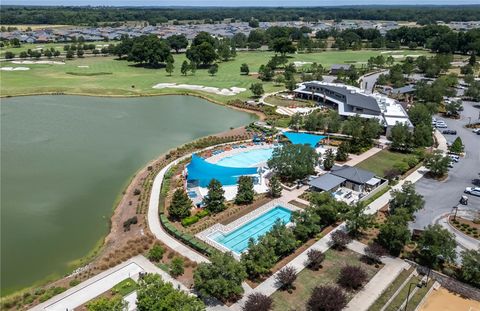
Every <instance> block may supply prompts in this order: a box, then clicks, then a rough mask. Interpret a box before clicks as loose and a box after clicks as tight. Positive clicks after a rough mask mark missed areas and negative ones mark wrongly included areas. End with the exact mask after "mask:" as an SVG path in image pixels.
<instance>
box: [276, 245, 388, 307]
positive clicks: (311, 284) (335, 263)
mask: <svg viewBox="0 0 480 311" xmlns="http://www.w3.org/2000/svg"><path fill="white" fill-rule="evenodd" d="M325 256H326V258H325V261H324V263H323V267H322V268H321V269H320V270H318V271H312V270H310V269H304V270H302V271H301V272H300V273H299V274H298V277H297V280H296V281H295V283H294V285H295V287H296V288H295V290H294V291H293V293H291V294H289V293H288V292H286V291H276V292H275V293H274V294H273V295H272V298H273V301H274V310H276V311H289V310H297V311H300V310H306V303H307V301H308V299H309V298H310V295H311V293H312V290H313V289H314V288H315V287H316V286H319V285H325V284H329V285H336V281H337V278H338V276H339V273H340V269H341V268H342V267H343V266H345V265H347V264H349V265H359V266H361V267H362V268H364V269H365V271H366V272H367V274H368V279H371V278H372V277H373V276H374V275H375V274H376V273H377V272H378V270H379V269H380V268H375V266H374V265H368V264H366V263H364V262H362V261H360V258H361V255H359V254H357V253H355V252H353V251H351V250H344V251H341V252H339V251H336V250H332V249H330V250H328V251H326V252H325ZM345 293H346V294H347V297H348V300H350V299H352V298H353V296H355V294H356V292H354V291H345Z"/></svg>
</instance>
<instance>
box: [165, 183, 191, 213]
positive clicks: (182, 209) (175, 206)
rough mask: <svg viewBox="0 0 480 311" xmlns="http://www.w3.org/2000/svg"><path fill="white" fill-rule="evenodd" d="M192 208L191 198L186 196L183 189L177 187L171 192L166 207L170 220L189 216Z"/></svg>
mask: <svg viewBox="0 0 480 311" xmlns="http://www.w3.org/2000/svg"><path fill="white" fill-rule="evenodd" d="M191 209H192V200H190V198H189V197H188V195H187V193H186V192H185V190H183V189H182V188H178V189H177V190H175V192H174V193H173V197H172V202H171V204H170V206H169V207H168V216H170V218H171V219H172V220H175V221H179V220H182V219H183V218H185V217H188V216H190V212H191Z"/></svg>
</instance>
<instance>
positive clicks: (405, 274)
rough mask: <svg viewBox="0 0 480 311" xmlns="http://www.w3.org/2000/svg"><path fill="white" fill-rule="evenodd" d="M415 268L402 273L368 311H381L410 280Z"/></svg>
mask: <svg viewBox="0 0 480 311" xmlns="http://www.w3.org/2000/svg"><path fill="white" fill-rule="evenodd" d="M412 271H413V268H410V269H408V270H404V271H402V272H401V273H400V275H399V276H397V278H396V279H395V281H393V282H392V284H390V286H388V288H387V289H386V290H385V291H384V292H383V294H382V295H381V296H380V297H378V299H377V300H376V301H375V303H374V304H373V305H372V306H371V307H370V308H369V309H368V311H379V310H381V309H382V308H383V306H384V305H385V303H387V301H388V300H389V299H390V298H391V297H392V296H393V294H395V292H396V291H397V290H398V288H400V286H402V284H403V282H405V280H406V279H407V278H408V276H409V275H410V274H412Z"/></svg>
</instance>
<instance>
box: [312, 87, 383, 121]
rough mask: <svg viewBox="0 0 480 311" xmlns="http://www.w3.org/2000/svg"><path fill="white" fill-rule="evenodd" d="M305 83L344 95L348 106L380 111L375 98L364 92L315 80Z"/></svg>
mask: <svg viewBox="0 0 480 311" xmlns="http://www.w3.org/2000/svg"><path fill="white" fill-rule="evenodd" d="M305 85H306V86H317V87H323V88H324V89H328V90H331V91H334V92H336V93H338V94H341V95H344V96H345V98H346V101H345V103H346V104H347V105H349V106H354V107H359V108H363V109H368V110H372V111H376V112H378V113H380V112H381V110H380V107H379V106H378V103H377V100H376V99H375V98H373V97H371V96H368V95H366V94H362V93H358V92H356V91H353V90H349V89H347V88H346V87H342V86H336V85H325V84H318V83H315V82H309V83H305ZM346 110H347V111H348V110H349V109H346Z"/></svg>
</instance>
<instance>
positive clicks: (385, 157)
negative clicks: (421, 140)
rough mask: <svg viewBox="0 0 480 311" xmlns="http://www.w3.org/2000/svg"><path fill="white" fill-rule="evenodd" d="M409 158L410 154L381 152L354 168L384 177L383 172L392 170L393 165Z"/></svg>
mask: <svg viewBox="0 0 480 311" xmlns="http://www.w3.org/2000/svg"><path fill="white" fill-rule="evenodd" d="M410 156H411V155H410V154H404V153H398V152H392V151H389V150H382V151H380V152H378V153H376V154H374V155H373V156H371V157H370V158H368V159H366V160H364V161H362V162H360V163H358V164H357V165H355V166H356V167H359V168H363V169H364V170H367V171H370V172H372V173H375V175H377V176H380V177H384V176H385V172H386V171H388V170H390V169H392V168H393V166H394V165H395V163H398V162H402V161H403V159H407V158H408V157H410Z"/></svg>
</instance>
